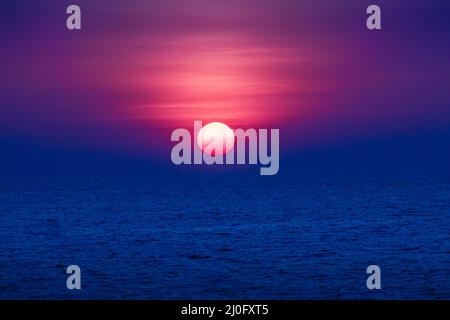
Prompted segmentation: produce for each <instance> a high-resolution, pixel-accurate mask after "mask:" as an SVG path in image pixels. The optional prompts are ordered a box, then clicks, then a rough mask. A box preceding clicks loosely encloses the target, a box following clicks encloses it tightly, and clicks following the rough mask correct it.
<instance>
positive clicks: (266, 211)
mask: <svg viewBox="0 0 450 320" xmlns="http://www.w3.org/2000/svg"><path fill="white" fill-rule="evenodd" d="M262 181H264V182H262ZM0 188H1V189H0V236H1V242H0V298H2V299H5V298H6V299H9V298H43V299H55V298H56V299H60V298H83V299H84V298H106V299H116V298H137V299H172V298H181V299H241V298H242V299H244V298H252V299H260V298H261V299H269V298H274V299H280V298H287V299H317V298H323V299H328V298H330V299H335V298H337V299H341V298H357V299H365V298H388V299H391V298H394V299H397V298H426V299H428V298H447V299H448V298H450V178H448V177H433V178H415V179H406V178H353V179H352V178H346V179H344V178H341V179H337V178H333V179H326V178H323V179H322V178H321V179H312V178H311V179H307V178H298V179H296V178H292V179H286V178H283V179H281V178H280V177H277V176H275V177H260V176H255V177H254V178H240V179H235V178H224V177H222V176H211V177H210V178H205V177H202V178H199V179H198V180H197V179H196V177H191V178H189V179H186V178H178V179H174V178H170V179H169V178H159V179H142V178H136V179H132V178H127V179H78V180H74V179H72V180H64V181H63V180H61V181H57V180H55V179H52V180H51V181H46V180H45V179H42V180H39V181H32V182H26V183H22V182H21V183H19V182H12V183H2V185H1V187H0ZM71 264H77V265H79V266H80V267H81V270H82V290H80V291H76V290H73V291H69V290H67V288H66V277H67V275H66V267H67V266H68V265H71ZM371 264H376V265H379V266H380V267H381V273H382V290H379V291H369V290H368V289H367V288H366V278H367V274H366V268H367V266H369V265H371Z"/></svg>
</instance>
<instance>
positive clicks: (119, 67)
mask: <svg viewBox="0 0 450 320" xmlns="http://www.w3.org/2000/svg"><path fill="white" fill-rule="evenodd" d="M374 3H375V4H377V5H379V6H380V7H381V10H382V30H377V31H369V30H367V28H366V26H365V23H366V18H367V16H368V15H367V14H366V13H365V10H366V8H367V6H368V5H370V4H374ZM69 4H78V5H79V6H80V7H81V12H82V30H80V31H68V30H67V29H66V26H65V22H66V17H67V15H66V13H65V10H66V7H67V6H68V5H69ZM449 16H450V4H449V2H448V1H445V0H442V1H441V0H435V1H422V0H412V1H400V0H390V1H375V2H373V3H372V2H368V1H361V0H348V1H332V0H319V1H289V0H286V1H277V0H227V1H224V0H188V1H187V0H165V1H144V0H130V1H118V0H112V1H82V0H79V1H74V2H73V3H72V2H70V3H69V2H65V1H45V3H43V2H37V1H23V0H18V1H14V2H8V3H6V2H5V1H3V2H1V4H0V35H1V39H2V40H1V41H2V45H1V46H0V150H1V158H0V169H1V170H2V171H3V173H4V174H6V173H9V172H19V173H24V172H26V173H27V174H28V173H30V172H36V171H43V172H47V171H52V170H56V169H55V168H59V169H58V170H57V171H58V172H60V173H64V172H65V173H67V172H76V170H77V168H78V171H81V172H83V171H84V170H86V168H89V169H90V170H92V171H94V172H95V171H99V170H100V171H101V170H104V169H105V167H106V168H110V169H111V171H117V170H124V171H125V172H126V171H127V168H128V169H131V168H132V169H133V170H134V169H136V168H139V169H136V170H141V169H142V170H146V169H145V168H146V167H148V168H154V167H155V166H159V165H162V166H168V167H170V165H171V162H170V149H171V147H172V146H173V143H171V142H170V133H171V132H172V131H173V130H174V129H176V128H180V127H185V128H188V129H191V128H192V126H193V121H194V120H202V121H203V122H204V123H207V122H211V121H220V122H224V123H226V124H228V125H229V126H230V127H231V128H279V129H280V137H281V141H280V150H281V159H280V163H281V164H280V167H281V168H283V164H285V165H286V168H287V170H286V172H287V173H293V172H296V171H301V169H298V168H304V170H314V171H317V172H336V171H346V170H348V171H352V170H354V169H355V168H359V169H360V170H362V171H371V170H374V172H375V171H393V172H395V171H396V170H401V169H405V168H408V169H409V170H411V171H413V172H418V171H420V170H425V171H431V172H434V173H443V172H445V173H449V171H450V169H449V166H448V163H450V148H449V146H450V145H449V141H450V140H449V139H450V77H449V75H450V59H449V57H450V41H449V39H450V19H449ZM105 163H107V164H108V165H105ZM137 163H138V164H139V165H137ZM96 169H98V170H96ZM168 170H169V171H170V170H171V169H168Z"/></svg>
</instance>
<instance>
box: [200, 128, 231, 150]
mask: <svg viewBox="0 0 450 320" xmlns="http://www.w3.org/2000/svg"><path fill="white" fill-rule="evenodd" d="M197 144H198V146H199V147H200V149H201V150H202V151H203V152H205V153H207V154H209V155H211V156H216V155H223V154H225V153H227V152H228V151H230V150H231V149H232V148H233V146H234V132H233V130H231V128H230V127H228V126H227V125H226V124H224V123H222V122H211V123H208V124H207V125H206V126H204V127H202V128H201V129H200V131H199V133H198V135H197Z"/></svg>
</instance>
